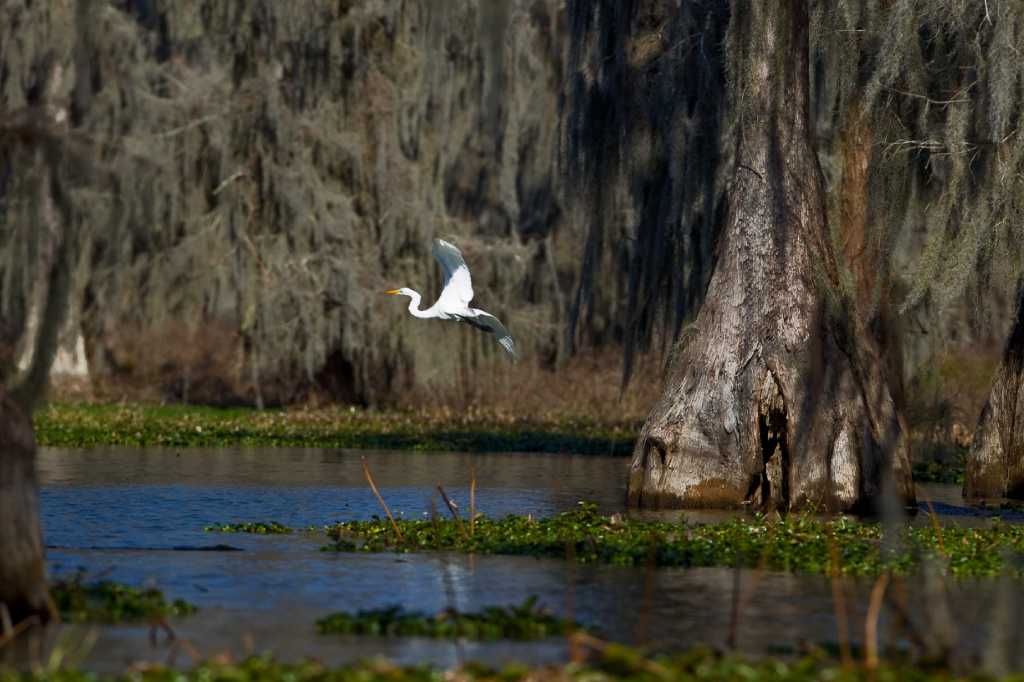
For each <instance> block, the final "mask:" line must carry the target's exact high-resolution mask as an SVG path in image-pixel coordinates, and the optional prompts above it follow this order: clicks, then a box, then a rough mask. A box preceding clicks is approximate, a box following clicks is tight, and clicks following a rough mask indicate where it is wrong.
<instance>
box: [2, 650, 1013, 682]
mask: <svg viewBox="0 0 1024 682" xmlns="http://www.w3.org/2000/svg"><path fill="white" fill-rule="evenodd" d="M600 649H601V650H600V653H597V654H594V656H593V657H592V658H590V659H589V660H588V661H586V662H584V663H582V664H580V663H570V664H566V665H547V666H538V667H529V666H526V665H523V664H510V665H508V666H506V667H504V668H501V669H495V668H491V667H487V666H484V665H480V664H477V663H469V664H466V665H465V666H462V667H461V668H458V669H457V670H453V671H444V670H440V669H438V668H433V667H430V666H427V665H416V666H407V667H399V666H396V665H394V664H390V663H387V662H384V661H363V662H359V663H354V664H351V665H347V666H344V667H339V668H328V667H326V666H325V665H324V664H322V663H320V662H317V661H305V662H301V663H281V662H279V661H275V660H273V659H272V658H269V657H255V658H249V659H247V660H244V661H242V662H240V663H230V662H225V661H218V662H209V663H205V664H202V665H200V666H198V667H196V668H193V669H191V670H187V671H182V670H179V669H174V668H166V667H160V666H156V665H154V666H147V667H145V668H142V669H137V670H134V671H132V672H130V673H125V674H123V675H117V676H115V675H110V674H96V673H90V672H84V671H79V670H71V669H66V668H60V669H56V670H52V671H43V672H37V673H30V672H17V671H15V670H13V669H0V682H44V681H45V682H107V681H110V682H114V681H115V680H116V681H117V682H208V681H209V680H231V681H232V682H267V681H269V680H289V682H443V681H444V680H456V681H459V682H526V681H527V680H529V681H530V682H566V681H568V680H578V681H579V682H614V681H623V682H625V681H630V682H664V681H666V680H673V681H676V682H719V681H721V680H771V681H772V682H819V681H820V680H834V681H835V682H861V681H863V682H868V681H871V682H896V681H897V680H898V681H900V682H956V681H957V680H965V681H966V680H979V679H985V680H991V681H992V682H995V681H996V680H998V679H999V678H996V677H982V676H979V675H978V674H977V673H975V674H972V675H969V676H959V675H956V674H954V673H952V672H950V671H948V670H945V669H935V668H927V669H926V668H921V667H915V666H913V665H911V664H909V663H904V662H901V663H888V664H886V663H882V664H881V665H879V666H878V667H872V668H870V669H869V668H867V667H866V666H864V667H861V666H848V667H841V666H840V665H839V664H838V663H837V662H835V661H834V660H832V659H830V658H826V657H823V656H820V655H814V656H804V657H785V658H758V659H756V660H755V659H747V658H744V657H742V656H735V655H730V656H722V655H719V654H716V653H714V652H712V651H710V650H708V649H703V648H698V649H693V650H690V651H688V652H686V653H683V654H677V655H674V656H665V657H658V658H648V657H646V656H644V655H643V654H642V653H640V652H639V651H637V650H635V649H631V648H628V647H625V646H621V645H617V644H606V645H602V646H601V647H600ZM1005 679H1006V680H1011V679H1020V678H1019V677H1007V678H1005Z"/></svg>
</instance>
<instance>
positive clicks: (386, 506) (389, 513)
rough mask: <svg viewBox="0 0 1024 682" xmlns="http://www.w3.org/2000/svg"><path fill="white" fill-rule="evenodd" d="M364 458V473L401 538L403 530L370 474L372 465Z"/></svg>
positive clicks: (396, 533)
mask: <svg viewBox="0 0 1024 682" xmlns="http://www.w3.org/2000/svg"><path fill="white" fill-rule="evenodd" d="M362 460H363V473H364V474H366V482H367V483H369V484H370V490H372V491H373V494H374V495H376V496H377V501H378V502H380V506H381V507H383V508H384V513H385V514H387V515H388V520H389V521H391V527H392V528H394V529H395V535H397V536H398V539H399V540H401V539H402V531H401V530H399V528H398V524H397V523H395V517H394V516H392V515H391V510H390V509H388V503H387V502H385V501H384V498H383V497H381V494H380V491H379V490H377V484H376V483H374V482H373V476H371V475H370V467H369V465H368V464H367V463H366V458H365V457H363V458H362Z"/></svg>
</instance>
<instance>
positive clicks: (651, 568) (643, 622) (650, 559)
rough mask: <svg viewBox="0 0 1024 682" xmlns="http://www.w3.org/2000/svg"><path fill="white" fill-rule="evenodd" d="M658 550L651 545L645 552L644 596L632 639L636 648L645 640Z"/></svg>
mask: <svg viewBox="0 0 1024 682" xmlns="http://www.w3.org/2000/svg"><path fill="white" fill-rule="evenodd" d="M657 559H658V548H657V546H656V545H653V544H652V545H651V546H650V547H649V548H648V550H647V564H646V565H645V566H644V594H643V597H642V599H641V602H640V619H639V620H638V621H637V624H636V633H635V634H634V635H633V638H634V639H635V640H636V644H637V646H639V645H641V644H643V643H644V640H646V639H647V622H648V618H649V615H650V610H651V602H652V601H653V600H654V575H655V568H656V566H657Z"/></svg>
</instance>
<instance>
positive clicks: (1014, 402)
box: [964, 283, 1024, 499]
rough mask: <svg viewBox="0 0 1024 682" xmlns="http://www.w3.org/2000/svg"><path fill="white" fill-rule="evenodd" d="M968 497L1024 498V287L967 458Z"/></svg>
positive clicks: (965, 482)
mask: <svg viewBox="0 0 1024 682" xmlns="http://www.w3.org/2000/svg"><path fill="white" fill-rule="evenodd" d="M964 497H968V498H979V497H1015V498H1018V499H1020V498H1024V283H1022V284H1021V285H1020V286H1019V287H1018V293H1017V314H1016V318H1015V320H1014V323H1013V330H1012V331H1011V332H1010V339H1009V341H1007V343H1006V350H1005V351H1004V353H1003V362H1002V364H1001V365H1000V366H999V369H998V370H997V371H996V376H995V379H994V381H993V382H992V391H991V393H989V397H988V402H987V403H986V404H985V407H984V408H983V409H982V411H981V418H980V419H979V420H978V428H977V429H976V430H975V432H974V440H973V441H972V443H971V451H970V453H969V454H968V456H967V471H966V475H965V477H964Z"/></svg>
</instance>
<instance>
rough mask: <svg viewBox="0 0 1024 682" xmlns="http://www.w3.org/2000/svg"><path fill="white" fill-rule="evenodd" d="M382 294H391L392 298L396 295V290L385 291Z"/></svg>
mask: <svg viewBox="0 0 1024 682" xmlns="http://www.w3.org/2000/svg"><path fill="white" fill-rule="evenodd" d="M384 293H385V294H391V295H392V296H394V295H395V294H397V293H398V289H388V290H387V291H385V292H384Z"/></svg>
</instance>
